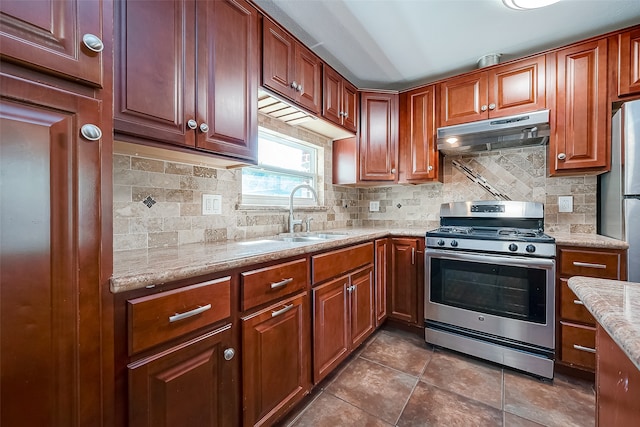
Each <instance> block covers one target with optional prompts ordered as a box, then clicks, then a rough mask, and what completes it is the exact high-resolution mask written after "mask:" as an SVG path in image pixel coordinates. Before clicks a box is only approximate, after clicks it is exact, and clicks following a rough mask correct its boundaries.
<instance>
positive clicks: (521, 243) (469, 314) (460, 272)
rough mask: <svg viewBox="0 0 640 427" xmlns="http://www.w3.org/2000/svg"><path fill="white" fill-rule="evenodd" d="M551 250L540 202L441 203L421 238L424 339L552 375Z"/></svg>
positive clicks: (553, 241)
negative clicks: (436, 219)
mask: <svg viewBox="0 0 640 427" xmlns="http://www.w3.org/2000/svg"><path fill="white" fill-rule="evenodd" d="M555 252H556V250H555V240H554V239H553V238H552V237H550V236H548V235H546V234H544V206H543V205H542V204H541V203H535V202H516V201H476V202H456V203H446V204H443V205H442V206H441V207H440V228H438V229H436V230H432V231H429V232H427V234H426V251H425V282H426V283H425V286H426V289H425V310H424V312H425V339H426V341H427V342H428V343H431V344H434V345H438V346H441V347H446V348H450V349H452V350H456V351H459V352H463V353H466V354H469V355H472V356H476V357H479V358H482V359H486V360H490V361H493V362H496V363H499V364H502V365H505V366H509V367H512V368H515V369H518V370H522V371H524V372H528V373H531V374H533V375H536V376H540V377H544V378H553V361H554V347H555Z"/></svg>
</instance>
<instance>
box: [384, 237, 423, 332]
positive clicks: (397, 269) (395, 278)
mask: <svg viewBox="0 0 640 427" xmlns="http://www.w3.org/2000/svg"><path fill="white" fill-rule="evenodd" d="M417 252H418V242H417V240H416V239H411V238H393V239H391V283H390V284H391V292H390V295H389V298H390V300H391V301H390V309H389V316H390V317H393V318H395V319H398V320H401V321H404V322H407V323H411V324H417V323H418V320H419V319H418V304H421V303H422V301H419V300H418V286H422V284H420V283H418V280H417V279H418V265H417V259H418V253H417Z"/></svg>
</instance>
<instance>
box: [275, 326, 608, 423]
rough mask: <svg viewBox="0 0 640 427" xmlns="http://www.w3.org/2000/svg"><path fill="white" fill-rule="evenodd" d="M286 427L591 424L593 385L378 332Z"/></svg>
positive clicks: (396, 332) (397, 333)
mask: <svg viewBox="0 0 640 427" xmlns="http://www.w3.org/2000/svg"><path fill="white" fill-rule="evenodd" d="M308 401H309V403H308V404H307V405H306V406H304V407H302V408H298V409H297V410H296V411H295V412H294V413H292V414H290V415H289V416H288V417H287V419H286V420H285V421H284V422H283V425H284V426H290V427H300V426H313V427H322V426H327V427H341V426H464V427H467V426H513V427H516V426H541V425H542V426H562V427H568V426H580V427H585V426H593V425H594V424H595V421H594V420H595V394H594V391H593V384H591V383H589V382H583V381H579V380H574V379H571V378H568V377H563V376H556V378H555V379H554V380H553V382H547V381H540V380H538V379H535V378H532V377H530V376H528V375H524V374H520V373H517V372H515V371H512V370H509V369H502V368H500V367H499V366H496V365H493V364H489V363H484V362H481V361H478V360H476V359H472V358H469V357H465V356H461V355H459V354H456V353H453V352H449V351H446V350H443V349H435V350H434V349H432V348H431V346H429V345H427V344H426V343H425V342H424V341H423V340H422V339H420V337H418V336H416V335H411V334H408V333H406V332H403V331H399V330H396V329H391V328H385V329H382V330H379V331H378V332H376V333H375V335H374V336H372V337H371V338H370V339H369V340H368V341H367V342H366V343H365V344H363V346H362V347H361V348H360V349H358V350H357V351H356V353H355V355H354V356H353V357H351V358H350V360H349V361H347V362H346V363H345V364H344V365H343V366H342V367H339V368H338V370H337V371H336V373H335V374H333V375H331V378H329V379H327V380H326V381H324V382H323V383H321V384H320V387H318V388H316V389H315V390H314V391H313V392H312V395H311V396H309V397H308Z"/></svg>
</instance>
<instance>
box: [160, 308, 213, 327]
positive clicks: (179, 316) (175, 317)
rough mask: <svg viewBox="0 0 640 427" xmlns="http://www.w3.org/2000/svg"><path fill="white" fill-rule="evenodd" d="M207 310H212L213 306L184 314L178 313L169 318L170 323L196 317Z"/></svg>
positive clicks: (195, 309)
mask: <svg viewBox="0 0 640 427" xmlns="http://www.w3.org/2000/svg"><path fill="white" fill-rule="evenodd" d="M207 310H211V304H207V305H203V306H200V307H198V308H194V309H193V310H190V311H185V312H184V313H176V314H174V315H173V316H169V323H173V322H177V321H178V320H182V319H186V318H187V317H191V316H195V315H197V314H200V313H204V312H205V311H207Z"/></svg>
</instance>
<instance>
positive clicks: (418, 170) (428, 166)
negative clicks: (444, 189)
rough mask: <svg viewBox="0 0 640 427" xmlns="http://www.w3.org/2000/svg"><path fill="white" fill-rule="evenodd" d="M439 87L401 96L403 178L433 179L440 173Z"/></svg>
mask: <svg viewBox="0 0 640 427" xmlns="http://www.w3.org/2000/svg"><path fill="white" fill-rule="evenodd" d="M434 91H435V87H434V86H427V87H424V88H421V89H416V90H413V91H411V92H407V93H403V94H402V95H401V97H400V123H401V125H400V181H401V182H416V181H431V180H434V179H436V178H437V177H438V167H437V166H438V150H437V146H436V118H435V94H434Z"/></svg>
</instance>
